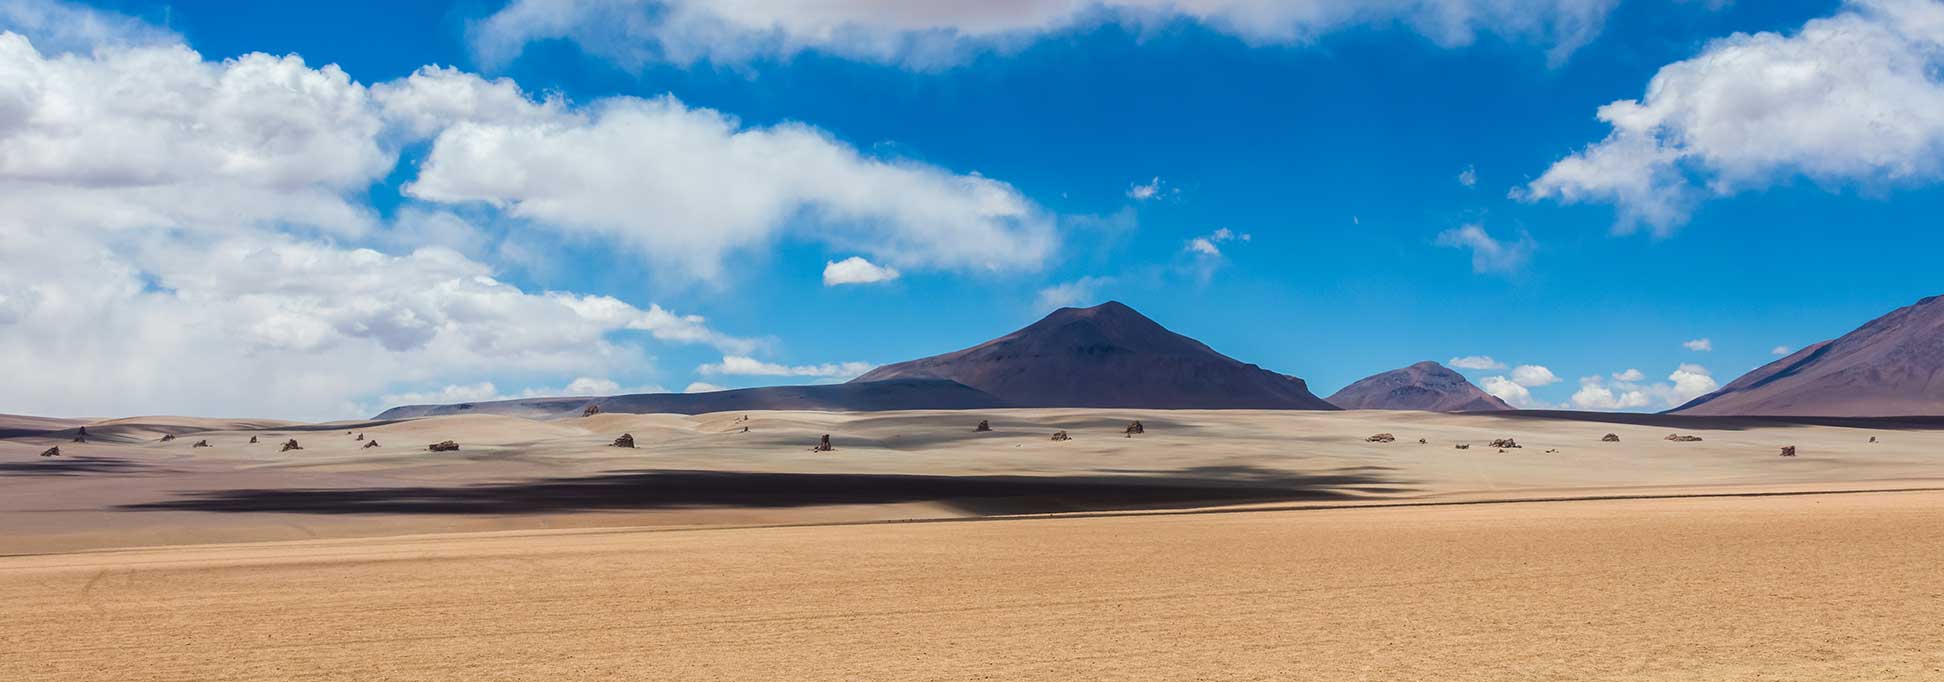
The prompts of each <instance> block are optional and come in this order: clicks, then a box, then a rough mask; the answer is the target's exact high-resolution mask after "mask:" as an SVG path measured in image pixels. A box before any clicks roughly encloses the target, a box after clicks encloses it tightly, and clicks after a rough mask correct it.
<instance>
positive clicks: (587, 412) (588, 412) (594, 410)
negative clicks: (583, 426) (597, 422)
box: [581, 403, 601, 417]
mask: <svg viewBox="0 0 1944 682" xmlns="http://www.w3.org/2000/svg"><path fill="white" fill-rule="evenodd" d="M600 413H601V406H600V405H596V404H594V403H588V404H587V407H583V408H581V416H583V417H592V416H594V415H597V414H600Z"/></svg>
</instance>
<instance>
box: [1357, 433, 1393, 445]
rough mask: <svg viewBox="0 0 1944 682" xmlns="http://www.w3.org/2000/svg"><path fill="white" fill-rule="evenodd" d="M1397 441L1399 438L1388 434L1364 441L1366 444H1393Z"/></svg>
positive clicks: (1381, 434)
mask: <svg viewBox="0 0 1944 682" xmlns="http://www.w3.org/2000/svg"><path fill="white" fill-rule="evenodd" d="M1396 441H1397V436H1393V435H1390V434H1388V433H1380V434H1377V435H1374V436H1371V437H1369V438H1365V439H1364V442H1366V443H1393V442H1396Z"/></svg>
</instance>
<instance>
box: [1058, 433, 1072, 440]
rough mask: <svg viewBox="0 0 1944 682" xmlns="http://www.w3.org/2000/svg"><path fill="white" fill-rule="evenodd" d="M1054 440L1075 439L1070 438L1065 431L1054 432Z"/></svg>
mask: <svg viewBox="0 0 1944 682" xmlns="http://www.w3.org/2000/svg"><path fill="white" fill-rule="evenodd" d="M1053 440H1073V437H1072V436H1068V435H1067V432H1065V431H1054V432H1053Z"/></svg>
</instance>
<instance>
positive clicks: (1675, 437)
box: [1666, 433, 1701, 443]
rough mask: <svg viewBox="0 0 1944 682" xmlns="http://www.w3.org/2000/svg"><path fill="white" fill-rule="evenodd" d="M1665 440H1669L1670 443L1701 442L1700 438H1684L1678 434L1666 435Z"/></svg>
mask: <svg viewBox="0 0 1944 682" xmlns="http://www.w3.org/2000/svg"><path fill="white" fill-rule="evenodd" d="M1666 440H1671V441H1674V442H1676V443H1693V442H1696V441H1699V440H1701V437H1700V436H1684V435H1681V434H1678V433H1670V434H1667V438H1666Z"/></svg>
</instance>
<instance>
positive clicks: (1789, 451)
mask: <svg viewBox="0 0 1944 682" xmlns="http://www.w3.org/2000/svg"><path fill="white" fill-rule="evenodd" d="M1782 456H1783V457H1794V456H1796V455H1795V446H1794V445H1784V446H1782Z"/></svg>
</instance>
